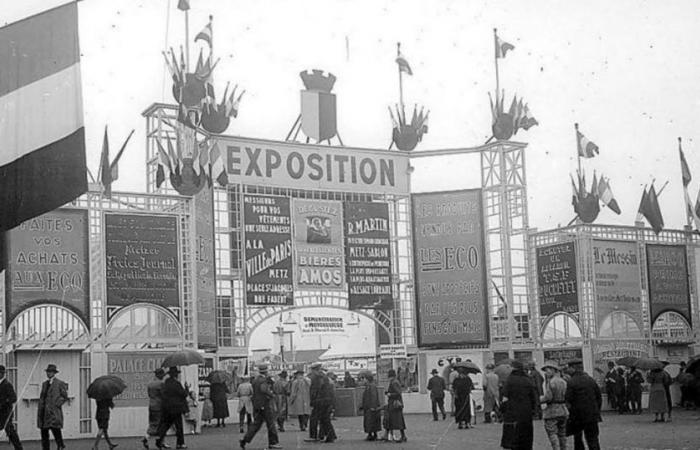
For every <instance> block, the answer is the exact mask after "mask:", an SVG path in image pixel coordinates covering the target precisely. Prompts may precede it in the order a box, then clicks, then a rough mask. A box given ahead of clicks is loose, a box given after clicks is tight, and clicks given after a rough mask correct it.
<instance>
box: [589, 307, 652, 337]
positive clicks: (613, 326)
mask: <svg viewBox="0 0 700 450" xmlns="http://www.w3.org/2000/svg"><path fill="white" fill-rule="evenodd" d="M598 336H600V337H624V338H640V337H642V331H641V330H640V329H639V325H637V323H636V322H635V321H634V319H633V318H632V316H631V315H630V314H628V313H627V312H625V311H613V312H612V313H610V314H608V316H607V317H605V318H604V319H603V321H602V322H601V323H600V329H599V330H598Z"/></svg>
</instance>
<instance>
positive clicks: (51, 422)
mask: <svg viewBox="0 0 700 450" xmlns="http://www.w3.org/2000/svg"><path fill="white" fill-rule="evenodd" d="M57 373H58V368H56V365H55V364H49V365H48V366H47V367H46V378H47V379H46V381H44V383H43V384H42V385H41V393H40V394H39V406H38V408H37V418H36V423H37V427H38V428H39V430H40V431H41V448H42V450H50V449H51V444H50V442H49V431H51V433H52V434H53V438H54V439H55V440H56V445H57V446H58V450H61V449H64V448H66V446H65V445H63V434H62V433H61V428H63V408H62V406H63V404H64V403H65V402H67V401H68V384H67V383H65V382H64V381H61V380H59V379H58V378H57V377H56V374H57Z"/></svg>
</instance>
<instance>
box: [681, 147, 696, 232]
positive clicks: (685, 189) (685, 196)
mask: <svg viewBox="0 0 700 450" xmlns="http://www.w3.org/2000/svg"><path fill="white" fill-rule="evenodd" d="M681 142H682V139H681V137H680V136H678V157H679V158H682V156H681V155H683V149H682V147H681ZM684 167H685V166H684V165H683V159H681V183H683V203H684V204H685V220H686V224H687V225H688V228H690V229H691V230H692V229H693V217H692V216H691V215H690V214H691V210H690V205H689V204H688V200H690V196H689V195H688V186H686V185H685V179H684V177H683V175H684V172H683V169H684ZM689 183H690V181H689Z"/></svg>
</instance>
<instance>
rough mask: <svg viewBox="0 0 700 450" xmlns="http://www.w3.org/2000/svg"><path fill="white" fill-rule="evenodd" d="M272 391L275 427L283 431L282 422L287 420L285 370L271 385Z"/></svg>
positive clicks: (287, 393) (287, 388)
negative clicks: (273, 395) (275, 418)
mask: <svg viewBox="0 0 700 450" xmlns="http://www.w3.org/2000/svg"><path fill="white" fill-rule="evenodd" d="M272 392H273V393H274V394H275V406H276V408H275V411H276V417H277V429H278V430H279V431H280V432H284V422H285V420H287V397H289V381H288V380H287V371H286V370H283V371H282V372H280V373H279V375H278V376H277V380H275V382H274V384H273V385H272Z"/></svg>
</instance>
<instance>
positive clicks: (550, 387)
mask: <svg viewBox="0 0 700 450" xmlns="http://www.w3.org/2000/svg"><path fill="white" fill-rule="evenodd" d="M542 371H543V372H544V373H545V382H544V393H543V394H542V396H541V397H540V401H541V402H542V403H543V404H544V405H546V407H545V408H544V410H543V411H542V418H543V419H544V431H545V432H546V433H547V437H548V438H549V442H550V443H551V444H552V449H553V450H566V420H567V418H568V417H569V411H568V410H567V409H566V381H564V380H563V379H562V377H561V376H559V365H558V364H557V362H556V361H546V362H545V364H544V366H543V367H542Z"/></svg>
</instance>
